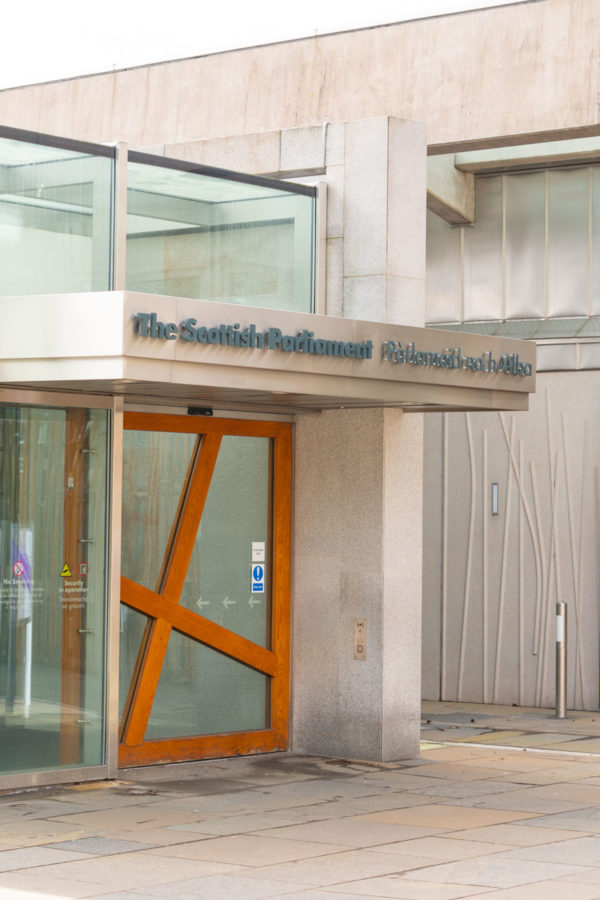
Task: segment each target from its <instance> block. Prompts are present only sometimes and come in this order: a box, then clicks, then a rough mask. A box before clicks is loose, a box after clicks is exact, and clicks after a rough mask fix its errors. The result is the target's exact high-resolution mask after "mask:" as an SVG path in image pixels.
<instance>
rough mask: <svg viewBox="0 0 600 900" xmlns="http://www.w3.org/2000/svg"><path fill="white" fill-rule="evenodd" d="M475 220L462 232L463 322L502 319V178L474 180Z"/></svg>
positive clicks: (497, 176) (498, 176)
mask: <svg viewBox="0 0 600 900" xmlns="http://www.w3.org/2000/svg"><path fill="white" fill-rule="evenodd" d="M476 189H477V218H476V221H475V225H474V226H473V228H465V229H464V241H465V249H464V252H465V260H464V319H465V321H466V322H469V321H478V320H479V321H480V320H486V319H501V318H502V177H501V176H500V175H496V176H494V177H489V178H478V179H477V181H476Z"/></svg>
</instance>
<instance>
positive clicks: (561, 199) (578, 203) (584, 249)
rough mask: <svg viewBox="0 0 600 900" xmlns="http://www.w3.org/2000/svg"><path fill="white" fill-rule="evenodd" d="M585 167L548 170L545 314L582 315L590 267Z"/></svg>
mask: <svg viewBox="0 0 600 900" xmlns="http://www.w3.org/2000/svg"><path fill="white" fill-rule="evenodd" d="M589 188H590V176H589V170H588V169H573V170H564V171H563V170H560V169H558V170H556V171H554V172H548V315H549V316H585V315H587V311H588V275H589V272H588V269H589V264H588V260H589V256H588V254H589V246H588V235H589Z"/></svg>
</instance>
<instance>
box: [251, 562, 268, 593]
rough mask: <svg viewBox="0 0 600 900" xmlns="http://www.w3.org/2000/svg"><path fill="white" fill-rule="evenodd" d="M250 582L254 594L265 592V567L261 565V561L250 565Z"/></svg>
mask: <svg viewBox="0 0 600 900" xmlns="http://www.w3.org/2000/svg"><path fill="white" fill-rule="evenodd" d="M250 584H251V590H252V593H253V594H264V592H265V567H264V566H263V565H260V563H253V564H252V565H251V566H250Z"/></svg>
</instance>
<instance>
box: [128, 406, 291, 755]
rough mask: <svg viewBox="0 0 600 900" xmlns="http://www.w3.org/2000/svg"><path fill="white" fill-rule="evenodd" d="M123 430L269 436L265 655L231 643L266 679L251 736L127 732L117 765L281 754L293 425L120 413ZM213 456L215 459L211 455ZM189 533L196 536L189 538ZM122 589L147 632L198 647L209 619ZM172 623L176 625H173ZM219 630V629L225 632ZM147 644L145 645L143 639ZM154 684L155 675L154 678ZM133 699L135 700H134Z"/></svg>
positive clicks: (285, 728) (285, 719)
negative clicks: (259, 720) (260, 721)
mask: <svg viewBox="0 0 600 900" xmlns="http://www.w3.org/2000/svg"><path fill="white" fill-rule="evenodd" d="M123 428H124V430H126V431H161V432H184V433H188V434H196V435H203V436H206V437H209V438H210V436H213V438H214V439H216V440H220V438H221V437H224V436H228V435H232V436H244V437H246V436H249V437H266V438H270V439H271V441H272V483H271V489H272V511H271V522H272V558H271V585H272V587H271V603H272V607H271V621H272V635H271V649H270V650H265V649H264V648H260V647H259V646H258V645H256V644H253V643H251V642H250V641H246V640H245V639H244V638H241V637H238V640H237V641H235V642H236V643H238V644H239V645H240V648H241V649H242V650H243V651H244V652H245V653H246V656H247V658H248V659H251V658H252V657H253V656H254V657H255V660H256V662H257V668H259V670H260V671H263V672H264V673H265V674H267V675H269V676H270V677H271V679H272V681H271V704H270V707H271V722H270V727H268V728H265V729H260V730H256V731H240V732H228V733H226V734H212V735H199V736H194V737H176V738H162V739H156V740H149V741H144V740H143V736H142V740H141V742H140V740H139V737H140V733H139V730H138V731H137V733H136V732H135V731H134V732H133V733H132V734H129V735H128V732H127V729H126V728H125V729H124V737H125V740H124V742H123V743H120V744H119V750H118V760H119V766H120V767H128V766H138V765H151V764H159V763H170V762H180V761H185V760H198V759H211V758H216V757H225V756H239V755H243V754H251V753H264V752H268V751H274V750H287V749H288V745H289V737H288V733H289V708H290V583H291V509H292V425H291V424H290V423H287V422H273V421H263V420H254V419H219V418H210V417H204V416H197V417H196V416H194V417H191V416H189V415H172V414H165V413H153V412H149V413H141V412H125V413H124V414H123ZM207 445H208V442H207ZM214 458H215V459H216V452H215V457H214ZM213 462H214V460H213ZM211 474H212V470H211ZM209 483H210V480H209V482H208V483H207V484H206V485H205V489H206V490H205V492H204V496H205V495H206V492H207V491H208V486H209ZM202 507H203V501H202ZM200 515H201V511H200ZM195 534H196V532H195V531H194V535H193V537H194V538H195ZM121 585H122V593H121V602H123V603H125V604H126V605H128V606H130V607H131V608H133V609H136V610H137V611H138V612H141V613H143V614H144V615H146V616H148V617H149V619H151V620H152V622H153V624H152V625H151V626H150V627H151V628H153V627H154V623H158V624H157V627H158V628H161V629H162V630H163V631H165V632H166V640H168V636H169V634H170V631H171V629H175V630H176V631H179V630H182V631H183V633H186V634H187V635H188V636H190V637H192V638H193V639H195V640H198V641H199V642H200V643H204V642H203V641H202V639H201V632H202V629H203V628H206V623H208V622H210V620H207V619H205V618H204V617H202V616H201V615H200V614H199V613H195V612H192V611H189V610H187V609H185V608H184V607H182V606H180V605H179V601H178V600H177V601H176V602H175V603H168V604H167V603H166V602H165V601H164V599H163V598H162V597H161V596H159V595H158V594H156V593H155V592H153V591H149V590H148V589H145V588H141V587H140V586H138V587H139V590H138V589H137V588H136V587H135V582H129V581H127V580H126V579H125V580H124V579H123V577H122V579H121ZM123 587H124V588H125V590H123ZM124 597H125V598H126V599H124ZM161 613H162V615H161ZM178 624H179V626H180V628H177V625H178ZM195 626H197V628H196V634H194V633H193V632H194V628H195ZM199 626H202V627H199ZM218 628H219V626H215V629H214V630H216V629H218ZM184 629H185V630H184ZM222 630H223V631H225V629H222ZM242 645H244V646H242ZM146 646H148V642H147V643H146ZM165 646H166V642H165ZM206 646H211V647H212V648H213V649H214V648H215V645H214V644H208V643H206ZM144 654H145V651H141V652H140V657H139V659H140V665H142V664H143V660H142V657H143V656H144ZM233 658H235V657H233ZM157 683H158V678H157V679H156V684H157ZM156 684H155V687H154V690H153V691H151V695H150V696H148V695H146V696H144V697H143V698H141V700H140V702H144V703H145V704H150V705H151V703H152V701H153V699H154V693H155V690H156ZM135 702H137V701H136V700H134V703H135ZM126 705H127V704H126ZM128 718H130V717H128Z"/></svg>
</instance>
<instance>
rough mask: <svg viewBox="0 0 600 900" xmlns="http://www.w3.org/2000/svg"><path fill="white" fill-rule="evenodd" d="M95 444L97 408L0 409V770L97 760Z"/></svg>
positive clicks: (100, 583)
mask: <svg viewBox="0 0 600 900" xmlns="http://www.w3.org/2000/svg"><path fill="white" fill-rule="evenodd" d="M107 442H108V413H107V412H106V411H105V410H84V409H67V410H64V409H38V408H34V407H27V408H23V407H3V408H0V444H1V447H2V454H1V455H0V773H2V774H7V773H14V772H24V771H28V770H41V769H58V768H61V767H66V766H78V765H86V766H89V765H99V764H101V763H102V762H103V761H104V680H105V675H104V672H105V662H104V660H105V594H106V585H105V571H106V494H107V491H106V479H107V469H106V466H107ZM82 451H85V452H82Z"/></svg>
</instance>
